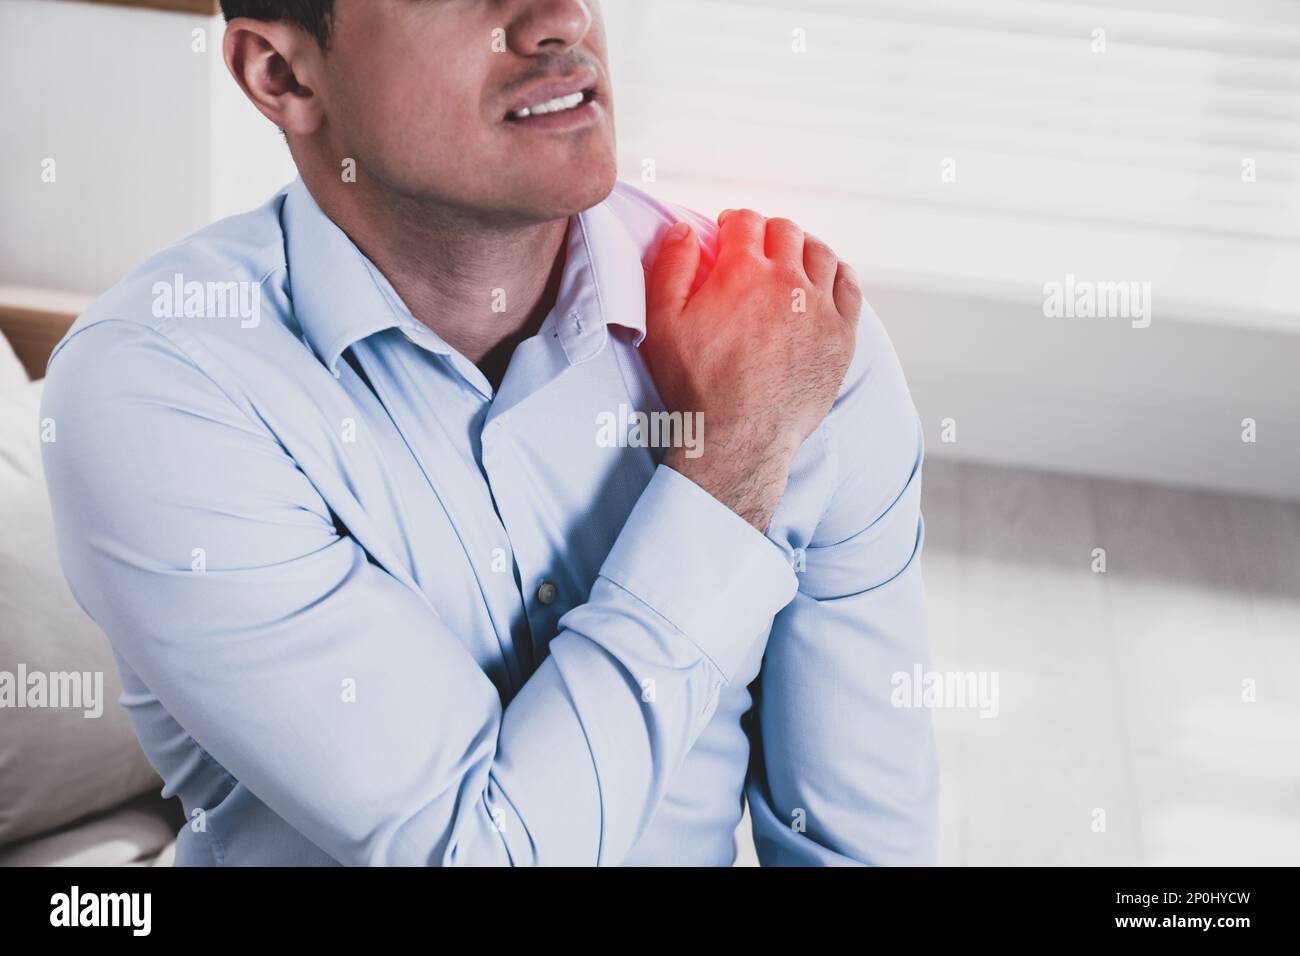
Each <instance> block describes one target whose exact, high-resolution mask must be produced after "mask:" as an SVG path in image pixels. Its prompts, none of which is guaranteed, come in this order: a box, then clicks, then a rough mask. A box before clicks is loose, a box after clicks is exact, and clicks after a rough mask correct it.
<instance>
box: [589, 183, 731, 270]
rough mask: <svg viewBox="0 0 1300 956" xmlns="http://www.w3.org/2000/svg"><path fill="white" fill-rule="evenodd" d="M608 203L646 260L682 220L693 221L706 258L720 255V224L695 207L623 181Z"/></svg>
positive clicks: (709, 258) (606, 202) (617, 186)
mask: <svg viewBox="0 0 1300 956" xmlns="http://www.w3.org/2000/svg"><path fill="white" fill-rule="evenodd" d="M604 205H605V206H606V207H608V208H609V209H610V211H611V212H613V213H614V215H615V216H616V217H617V218H618V220H619V222H620V223H622V225H623V228H624V229H625V230H626V231H627V233H628V235H629V236H630V237H631V238H632V241H633V243H635V244H636V245H637V246H638V248H639V249H640V251H641V254H642V258H643V259H644V258H645V257H646V256H647V255H649V254H650V253H651V252H653V251H655V250H657V249H658V247H659V242H660V240H661V239H662V238H663V235H664V233H666V232H667V231H668V230H669V229H671V228H672V227H673V226H674V225H676V224H677V223H679V222H686V223H690V225H691V227H692V228H694V229H695V232H696V234H697V235H698V236H699V237H700V247H701V250H702V251H703V254H704V259H705V260H707V261H712V260H713V259H715V258H716V257H717V249H718V224H717V223H716V222H714V221H713V220H712V219H710V218H709V217H708V216H705V215H703V214H701V213H699V212H696V211H695V210H693V209H687V208H686V207H685V206H679V205H676V204H674V203H669V202H665V201H663V200H661V199H656V198H655V197H653V196H651V195H650V194H649V193H646V192H644V191H642V190H640V189H637V188H636V187H635V186H631V185H629V184H628V183H625V182H622V181H620V182H619V183H618V184H617V185H616V186H615V187H614V191H613V192H612V193H610V195H609V197H608V198H607V199H606V200H605V202H604Z"/></svg>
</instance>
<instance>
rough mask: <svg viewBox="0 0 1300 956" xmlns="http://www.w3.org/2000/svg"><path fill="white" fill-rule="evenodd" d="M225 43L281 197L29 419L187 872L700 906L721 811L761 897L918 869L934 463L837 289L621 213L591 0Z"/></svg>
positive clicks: (306, 16) (419, 8) (156, 293)
mask: <svg viewBox="0 0 1300 956" xmlns="http://www.w3.org/2000/svg"><path fill="white" fill-rule="evenodd" d="M223 6H224V9H225V13H226V15H227V18H228V19H229V25H228V29H227V33H226V37H225V48H224V50H225V57H226V61H227V63H228V65H229V67H230V69H231V72H232V73H233V75H234V77H235V79H236V81H238V83H239V84H240V86H241V87H242V88H243V90H244V92H245V93H246V94H247V95H248V97H249V98H250V99H251V100H252V102H253V103H254V104H255V105H256V106H257V108H258V109H259V110H261V111H262V113H263V114H265V115H266V116H267V118H268V119H270V120H271V121H272V122H274V123H275V124H276V125H277V126H279V127H280V128H281V129H282V130H283V131H284V133H285V136H286V138H287V140H288V144H289V147H290V149H291V150H292V153H293V157H294V160H295V161H296V163H297V165H298V169H299V171H300V173H301V179H300V180H299V181H297V182H295V183H294V184H293V185H291V186H289V187H288V188H287V189H286V190H285V191H284V192H282V193H281V194H280V195H277V196H276V197H274V199H273V200H272V201H271V202H270V203H269V204H267V205H266V206H265V207H264V208H262V209H260V210H257V211H255V212H252V213H249V214H247V215H243V216H238V217H235V218H233V219H229V220H226V221H223V222H220V223H217V224H216V225H214V226H212V227H210V228H208V229H205V230H203V231H202V232H200V233H198V234H197V235H196V236H194V237H191V238H190V239H189V240H187V241H186V242H183V243H181V244H180V245H178V246H176V247H175V248H173V249H169V250H167V251H165V252H163V253H161V254H160V255H158V256H157V257H155V258H154V259H152V260H151V261H149V262H147V263H146V264H145V265H143V266H142V267H141V268H140V269H139V270H138V271H137V272H136V273H135V274H134V275H133V276H131V277H128V278H127V279H126V280H125V281H124V282H123V283H121V284H120V285H119V286H117V287H116V288H114V289H113V290H112V291H110V292H109V293H108V294H107V295H106V296H104V297H103V298H102V299H101V300H100V301H99V302H97V303H96V304H95V306H94V307H93V308H92V309H91V310H90V311H89V312H88V313H87V314H86V315H84V316H82V317H81V318H80V319H79V320H78V322H77V323H76V325H75V326H74V328H73V329H72V330H71V331H70V332H69V334H68V336H67V337H66V338H65V340H64V341H63V342H62V343H61V344H60V347H59V349H58V350H57V351H56V354H55V355H54V357H53V358H52V360H51V366H50V370H49V382H48V385H47V390H46V393H45V408H44V412H43V414H44V416H45V417H48V418H51V419H53V420H54V421H55V423H56V427H57V432H56V434H57V441H56V442H54V443H51V444H48V445H47V446H46V448H47V456H46V467H47V470H48V477H49V484H50V492H51V495H52V497H53V500H54V505H55V510H56V516H57V525H58V532H59V539H60V549H61V553H62V558H63V561H64V566H65V570H66V573H67V575H68V578H69V580H70V582H71V584H72V587H73V590H74V592H75V593H76V595H77V597H78V599H79V601H80V602H81V603H82V605H83V606H84V607H85V608H86V609H87V611H88V612H89V613H90V614H91V616H92V617H94V618H95V620H96V621H97V622H99V624H100V625H101V626H102V627H103V629H104V630H105V632H106V633H107V634H108V636H109V637H110V639H111V640H112V642H113V645H114V649H115V652H116V654H117V658H118V662H119V665H120V667H121V671H122V678H123V681H124V684H125V694H124V698H123V699H124V703H125V704H126V706H128V707H129V708H130V709H131V712H132V716H133V719H134V721H135V726H136V729H137V732H138V734H139V736H140V739H141V741H142V742H143V744H144V747H145V750H146V752H147V753H148V755H149V757H150V759H151V760H152V761H153V763H154V765H155V766H156V767H157V768H158V770H159V772H160V774H161V775H162V776H163V778H164V779H165V781H166V784H167V786H166V789H165V792H166V793H169V794H176V795H178V796H179V797H180V798H181V800H182V802H183V803H184V806H185V810H186V812H187V814H188V815H189V817H190V824H189V825H188V826H187V827H186V828H184V829H183V830H182V832H181V834H180V837H179V840H178V844H177V861H178V862H179V863H182V864H218V865H219V864H330V863H342V864H413V865H431V864H580V865H590V864H721V865H725V864H728V863H730V862H731V861H732V859H733V857H734V852H735V851H734V846H733V831H734V829H735V827H736V825H737V823H738V822H739V819H740V817H741V813H742V807H743V794H744V793H746V792H747V794H748V799H749V806H750V808H751V812H752V816H753V821H754V834H755V839H756V844H757V847H758V852H759V855H760V858H761V859H762V860H763V861H764V862H765V863H774V864H782V863H793V864H803V863H846V862H863V863H884V864H894V863H917V862H926V861H928V860H930V858H931V856H932V853H933V844H934V823H935V821H934V815H935V803H936V789H937V787H936V771H935V764H934V751H933V743H932V737H931V730H930V724H929V718H928V716H926V715H925V713H924V712H923V711H912V710H903V709H895V708H892V707H891V706H890V705H889V692H890V676H891V674H893V673H896V672H899V671H905V672H910V671H911V668H912V667H913V666H914V665H915V664H916V663H918V662H923V661H924V655H925V646H924V626H923V619H922V601H921V591H920V577H919V567H918V554H919V551H920V546H921V521H920V514H919V494H920V460H921V447H920V446H921V439H920V433H919V429H918V427H917V421H916V415H915V411H914V409H913V408H912V405H911V401H910V398H909V397H908V393H907V389H906V386H905V384H904V381H903V377H902V375H901V372H900V370H899V367H898V364H897V361H896V359H895V358H894V355H893V352H892V350H891V348H890V346H889V344H888V341H887V339H886V337H885V335H884V333H883V331H882V330H881V328H880V325H879V323H878V322H877V321H876V319H875V318H874V316H872V315H870V313H867V315H866V318H865V320H864V321H859V312H860V308H861V296H860V293H859V292H858V290H857V286H856V283H855V281H854V280H853V278H852V275H851V274H850V273H849V271H848V270H847V268H846V267H845V266H844V265H843V264H841V263H840V262H839V261H838V260H837V258H836V257H835V255H834V254H833V253H832V252H831V251H830V250H829V249H828V248H827V247H826V246H825V245H823V244H821V243H820V242H817V241H816V240H814V239H812V238H810V237H806V236H805V235H804V234H803V233H802V232H801V231H800V229H799V228H798V227H797V226H795V225H794V224H793V223H791V222H789V221H785V220H779V219H773V220H770V221H769V220H765V219H763V218H762V217H760V216H759V215H758V214H756V213H753V212H750V211H736V212H731V213H729V214H724V215H723V216H722V217H720V227H719V228H716V229H715V227H714V226H713V224H711V223H710V222H708V221H706V220H703V219H701V218H700V217H698V216H695V215H693V214H687V213H681V212H679V211H676V210H673V209H670V208H667V207H665V206H662V205H660V204H658V203H656V202H654V201H653V200H651V199H649V198H648V197H646V196H644V195H642V194H640V193H638V192H636V191H635V190H632V189H630V188H627V187H626V186H618V187H617V188H616V187H615V161H614V156H615V152H614V135H613V114H612V109H613V106H612V102H613V101H612V96H611V90H610V88H609V82H608V78H607V72H606V64H605V59H606V57H605V40H604V36H603V28H602V25H601V22H600V19H599V10H598V8H597V7H596V6H595V5H594V4H593V3H591V2H584V0H498V2H461V0H454V2H417V0H225V2H224V3H223ZM660 250H662V251H660ZM648 258H653V259H655V260H656V261H655V263H654V267H653V270H652V271H651V272H650V273H649V274H648V276H647V273H646V271H645V269H644V267H643V264H642V263H643V259H648ZM173 290H176V292H177V293H179V294H174V293H173ZM236 302H238V303H241V304H243V305H247V306H251V307H252V308H249V309H242V310H241V309H239V308H236V307H235V305H234V303H236ZM855 329H856V339H855ZM665 412H672V413H675V417H673V418H667V419H665V418H663V417H662V415H663V413H665ZM654 413H659V416H660V417H657V418H655V419H654V420H655V421H657V422H660V423H664V422H667V423H668V425H669V426H670V427H668V428H666V429H665V430H661V432H660V434H665V433H666V434H668V435H669V436H676V438H675V439H674V440H672V441H669V442H668V444H670V445H671V446H672V447H667V448H664V447H656V448H651V447H645V446H646V445H647V444H649V442H648V441H647V440H646V434H645V432H644V429H643V428H642V425H643V424H644V423H645V422H646V421H648V420H649V419H648V418H646V419H642V418H638V414H645V415H647V416H649V415H653V414H654ZM611 417H612V420H614V421H616V422H621V423H623V425H622V426H620V427H626V428H627V433H626V434H619V435H616V436H615V438H616V439H617V440H615V441H610V440H608V438H609V433H608V429H607V428H605V430H604V431H605V439H606V440H601V439H600V438H599V437H598V435H600V434H601V431H602V428H601V427H600V426H598V423H604V425H605V426H607V425H608V423H609V421H611ZM688 422H691V423H693V422H702V423H703V425H704V426H705V430H704V431H703V432H701V431H699V430H698V429H696V430H695V431H694V440H692V441H690V442H687V441H685V436H686V434H687V430H686V428H685V423H688ZM628 423H634V424H631V425H629V424H628ZM701 439H702V440H701ZM661 444H662V442H661ZM751 687H752V689H753V690H754V692H755V695H754V697H753V698H751V693H750V691H751ZM747 775H748V786H747V787H746V786H745V781H746V777H747Z"/></svg>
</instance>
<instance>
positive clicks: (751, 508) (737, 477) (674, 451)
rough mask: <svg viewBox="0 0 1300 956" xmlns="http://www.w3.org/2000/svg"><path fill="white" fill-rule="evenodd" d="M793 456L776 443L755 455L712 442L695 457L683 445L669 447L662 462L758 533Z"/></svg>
mask: <svg viewBox="0 0 1300 956" xmlns="http://www.w3.org/2000/svg"><path fill="white" fill-rule="evenodd" d="M792 458H793V454H792V453H789V452H787V451H785V450H783V449H781V448H780V447H779V446H769V447H768V448H767V449H765V450H764V451H762V452H759V453H757V454H755V453H753V452H748V453H732V452H730V451H729V450H728V449H727V448H726V447H725V446H721V447H720V446H719V445H718V444H716V443H714V444H711V445H710V448H709V450H708V451H706V452H704V453H703V454H701V455H699V456H697V457H695V458H690V457H688V456H687V455H686V453H685V450H684V449H682V448H670V449H668V451H667V452H666V453H665V455H664V459H663V463H664V464H665V465H667V466H668V467H669V468H671V469H673V470H674V471H676V472H677V473H678V474H681V475H683V476H684V477H686V478H689V479H690V480H691V481H693V482H694V483H695V484H697V485H699V486H700V487H701V488H703V489H704V490H705V491H707V492H708V493H709V494H710V495H712V496H713V497H714V498H716V499H717V500H718V501H719V502H721V503H722V504H723V505H726V506H727V507H728V508H730V509H731V510H732V511H734V512H735V513H736V514H738V515H739V516H740V517H741V518H743V519H745V521H747V522H748V523H749V524H750V525H752V526H753V527H754V528H756V529H757V530H758V531H759V533H760V534H766V533H767V529H768V526H769V525H770V524H771V523H772V515H773V514H774V513H775V512H776V508H777V505H778V504H779V503H780V501H781V496H782V495H784V494H785V486H786V483H787V482H788V481H789V478H790V461H791V459H792Z"/></svg>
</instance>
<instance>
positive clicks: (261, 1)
mask: <svg viewBox="0 0 1300 956" xmlns="http://www.w3.org/2000/svg"><path fill="white" fill-rule="evenodd" d="M221 12H222V13H223V14H225V17H226V19H227V20H233V19H234V18H235V17H249V18H250V19H253V20H268V21H274V22H280V23H288V24H290V25H292V26H295V27H301V28H302V29H303V30H306V31H307V32H308V33H309V34H311V35H312V36H313V37H315V38H316V42H317V43H319V44H320V45H321V49H325V48H326V47H327V46H329V40H330V26H331V20H332V18H333V16H334V0H221Z"/></svg>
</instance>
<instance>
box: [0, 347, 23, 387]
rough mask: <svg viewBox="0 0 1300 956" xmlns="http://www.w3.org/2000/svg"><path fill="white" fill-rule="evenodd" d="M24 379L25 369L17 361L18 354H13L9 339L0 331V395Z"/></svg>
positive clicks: (21, 382) (21, 383) (20, 383)
mask: <svg viewBox="0 0 1300 956" xmlns="http://www.w3.org/2000/svg"><path fill="white" fill-rule="evenodd" d="M26 381H27V369H25V368H23V363H22V362H20V361H18V356H17V355H15V354H14V349H13V346H12V345H10V344H9V340H8V339H6V338H5V337H4V334H3V333H0V395H3V394H5V393H6V392H10V391H13V389H15V388H17V387H18V386H19V385H23V384H25V383H26Z"/></svg>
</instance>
